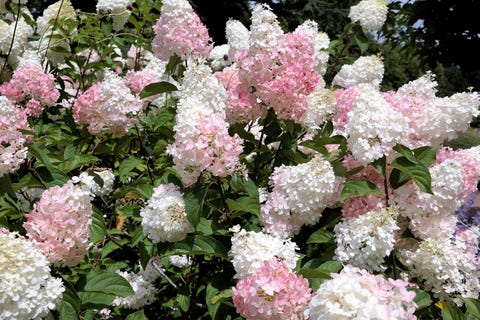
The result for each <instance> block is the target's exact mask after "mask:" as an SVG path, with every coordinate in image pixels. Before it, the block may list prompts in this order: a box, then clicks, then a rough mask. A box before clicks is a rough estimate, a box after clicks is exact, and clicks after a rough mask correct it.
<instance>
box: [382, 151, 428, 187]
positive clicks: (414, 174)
mask: <svg viewBox="0 0 480 320" xmlns="http://www.w3.org/2000/svg"><path fill="white" fill-rule="evenodd" d="M390 167H391V168H393V169H394V170H392V173H391V174H390V179H389V181H390V185H391V186H392V187H393V188H394V189H396V188H398V187H400V186H402V185H403V184H405V183H406V182H407V181H409V180H413V181H414V182H415V183H416V184H417V186H418V187H419V189H420V190H421V191H423V192H427V193H430V194H433V192H432V188H431V184H432V178H431V176H430V171H429V170H428V168H427V167H426V166H424V165H423V164H420V163H412V162H411V161H409V160H408V159H407V158H405V157H399V158H397V159H395V160H393V161H392V163H391V164H390Z"/></svg>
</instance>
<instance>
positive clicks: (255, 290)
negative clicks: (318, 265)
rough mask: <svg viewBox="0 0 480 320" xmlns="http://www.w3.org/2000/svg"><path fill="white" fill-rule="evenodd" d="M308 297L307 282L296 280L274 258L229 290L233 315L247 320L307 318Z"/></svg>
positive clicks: (309, 290) (297, 278) (309, 294)
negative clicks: (235, 313) (234, 310)
mask: <svg viewBox="0 0 480 320" xmlns="http://www.w3.org/2000/svg"><path fill="white" fill-rule="evenodd" d="M312 297H313V294H312V290H311V289H310V287H309V286H308V280H307V279H305V278H303V277H302V276H297V275H296V274H295V273H293V272H292V271H290V269H289V268H288V266H287V265H286V264H285V262H280V261H278V260H277V258H272V259H271V260H270V261H268V260H267V261H264V262H263V264H262V266H261V267H260V268H259V269H258V270H257V271H256V272H255V274H253V275H252V276H248V277H245V278H243V279H241V280H240V281H239V282H238V283H237V285H236V286H235V287H234V288H232V298H233V303H234V304H235V307H236V308H237V312H238V313H239V314H240V315H241V316H242V317H245V318H246V319H247V320H250V319H252V320H253V319H255V320H270V319H278V320H290V319H305V318H308V303H309V302H310V299H311V298H312Z"/></svg>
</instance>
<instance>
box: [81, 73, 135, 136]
mask: <svg viewBox="0 0 480 320" xmlns="http://www.w3.org/2000/svg"><path fill="white" fill-rule="evenodd" d="M142 108H143V102H142V100H140V98H138V96H134V95H133V94H132V93H131V92H130V89H129V88H128V87H127V86H126V85H125V83H124V81H123V79H122V78H120V77H119V76H118V75H116V74H115V73H114V72H113V71H110V70H105V77H104V79H103V81H100V82H97V83H95V84H94V85H92V86H91V87H90V88H89V89H87V90H86V91H85V92H84V93H82V94H81V95H80V96H79V97H77V98H76V99H75V102H74V107H73V117H74V118H75V121H77V122H78V123H79V124H86V125H88V132H90V133H91V134H92V135H104V134H113V135H116V136H121V135H124V134H126V133H127V132H128V130H129V129H130V127H131V126H132V125H133V124H135V123H137V122H138V119H137V118H135V117H134V116H135V115H137V114H138V112H140V111H141V110H142Z"/></svg>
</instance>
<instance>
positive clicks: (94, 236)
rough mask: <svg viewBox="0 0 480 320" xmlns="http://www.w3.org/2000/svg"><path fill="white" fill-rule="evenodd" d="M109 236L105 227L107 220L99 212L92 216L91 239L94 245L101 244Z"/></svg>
mask: <svg viewBox="0 0 480 320" xmlns="http://www.w3.org/2000/svg"><path fill="white" fill-rule="evenodd" d="M106 235H107V226H106V225H105V219H104V218H103V217H102V215H101V214H100V213H98V212H93V214H92V224H91V225H90V235H89V239H90V241H91V242H93V243H100V242H102V241H103V240H104V239H105V236H106Z"/></svg>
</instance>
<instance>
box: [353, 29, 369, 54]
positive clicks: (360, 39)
mask: <svg viewBox="0 0 480 320" xmlns="http://www.w3.org/2000/svg"><path fill="white" fill-rule="evenodd" d="M354 39H355V43H356V44H357V46H358V48H360V53H361V54H363V53H365V52H366V51H367V50H368V38H367V37H365V35H359V34H357V35H355V37H354Z"/></svg>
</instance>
